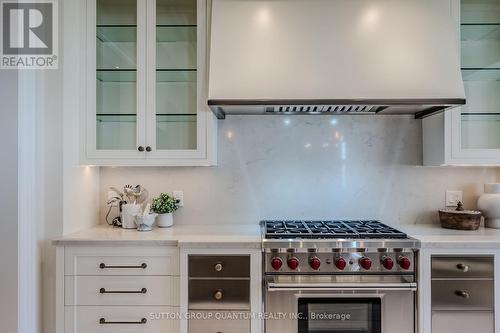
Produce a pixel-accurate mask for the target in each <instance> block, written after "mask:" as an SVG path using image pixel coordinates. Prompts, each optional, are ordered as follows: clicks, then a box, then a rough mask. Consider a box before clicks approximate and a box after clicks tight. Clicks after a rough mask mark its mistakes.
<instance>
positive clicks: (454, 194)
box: [445, 190, 464, 207]
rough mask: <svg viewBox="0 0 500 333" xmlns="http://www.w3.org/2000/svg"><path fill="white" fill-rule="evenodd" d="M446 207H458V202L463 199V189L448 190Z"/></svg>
mask: <svg viewBox="0 0 500 333" xmlns="http://www.w3.org/2000/svg"><path fill="white" fill-rule="evenodd" d="M445 201H446V204H445V205H446V207H456V206H457V204H458V202H459V201H461V202H464V201H463V191H451V190H448V191H446V198H445Z"/></svg>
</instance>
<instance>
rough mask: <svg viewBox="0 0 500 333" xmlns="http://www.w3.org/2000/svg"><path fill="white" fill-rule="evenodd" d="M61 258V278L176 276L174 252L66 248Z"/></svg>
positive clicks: (177, 267) (138, 249)
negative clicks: (63, 272) (62, 275)
mask: <svg viewBox="0 0 500 333" xmlns="http://www.w3.org/2000/svg"><path fill="white" fill-rule="evenodd" d="M130 252H136V253H137V255H127V254H128V253H130ZM65 256H66V258H65V275H179V251H178V250H177V249H170V248H165V249H161V250H158V251H153V250H151V252H148V251H147V250H145V249H141V248H137V249H136V250H134V251H131V248H127V249H123V251H120V249H119V248H112V249H107V248H83V249H72V248H69V249H68V250H67V251H66V254H65Z"/></svg>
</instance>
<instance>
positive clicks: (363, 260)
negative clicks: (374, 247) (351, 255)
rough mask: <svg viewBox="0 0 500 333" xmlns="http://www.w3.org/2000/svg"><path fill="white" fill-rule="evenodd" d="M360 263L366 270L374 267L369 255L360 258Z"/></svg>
mask: <svg viewBox="0 0 500 333" xmlns="http://www.w3.org/2000/svg"><path fill="white" fill-rule="evenodd" d="M359 264H360V265H361V267H363V268H364V269H366V270H369V269H370V268H371V267H372V261H371V260H370V258H367V257H363V258H361V259H359Z"/></svg>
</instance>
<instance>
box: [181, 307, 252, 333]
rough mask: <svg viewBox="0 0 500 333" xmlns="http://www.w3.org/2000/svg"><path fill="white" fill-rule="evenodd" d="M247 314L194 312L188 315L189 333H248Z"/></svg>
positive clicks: (248, 321) (248, 322)
mask: <svg viewBox="0 0 500 333" xmlns="http://www.w3.org/2000/svg"><path fill="white" fill-rule="evenodd" d="M249 316H250V314H249V312H236V311H220V312H213V311H195V312H190V313H189V318H190V319H189V323H188V328H189V329H188V331H189V333H221V332H223V333H250V318H249Z"/></svg>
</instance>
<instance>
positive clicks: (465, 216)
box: [439, 209, 483, 230]
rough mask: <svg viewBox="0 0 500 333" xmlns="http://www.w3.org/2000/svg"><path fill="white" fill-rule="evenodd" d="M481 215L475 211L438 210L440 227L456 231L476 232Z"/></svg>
mask: <svg viewBox="0 0 500 333" xmlns="http://www.w3.org/2000/svg"><path fill="white" fill-rule="evenodd" d="M482 215H483V214H482V213H481V212H480V211H477V210H451V209H450V210H440V211H439V220H440V221H441V227H443V228H446V229H456V230H477V229H478V228H479V225H480V224H481V217H482Z"/></svg>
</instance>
